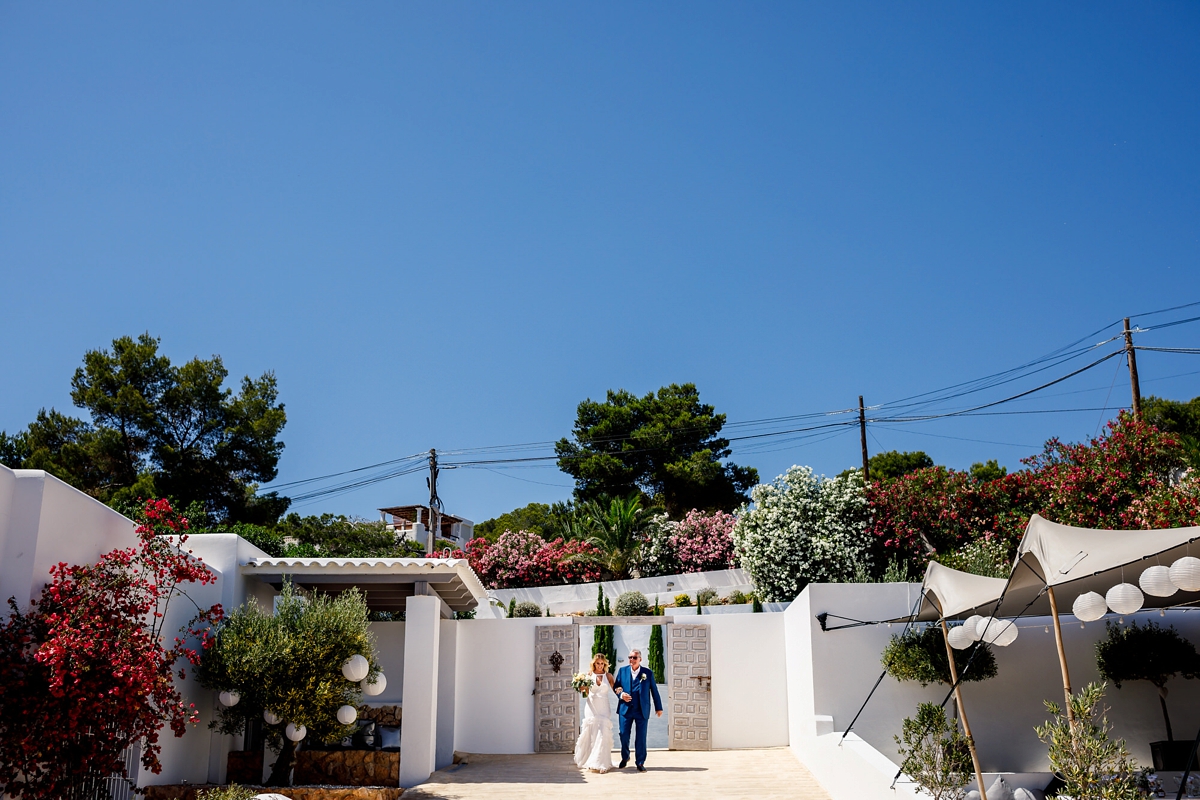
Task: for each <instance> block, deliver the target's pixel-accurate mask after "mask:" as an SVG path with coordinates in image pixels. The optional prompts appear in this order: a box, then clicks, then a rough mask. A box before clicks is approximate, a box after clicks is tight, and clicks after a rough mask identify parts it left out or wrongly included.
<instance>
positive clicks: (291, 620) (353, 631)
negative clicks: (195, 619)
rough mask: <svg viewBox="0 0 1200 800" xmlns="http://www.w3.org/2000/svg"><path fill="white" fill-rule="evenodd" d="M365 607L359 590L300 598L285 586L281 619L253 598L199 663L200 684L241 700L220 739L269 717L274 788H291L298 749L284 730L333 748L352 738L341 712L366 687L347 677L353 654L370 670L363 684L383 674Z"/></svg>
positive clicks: (224, 712) (223, 712)
mask: <svg viewBox="0 0 1200 800" xmlns="http://www.w3.org/2000/svg"><path fill="white" fill-rule="evenodd" d="M367 614H368V611H367V604H366V601H365V600H364V599H363V596H362V595H361V594H360V593H359V592H358V590H357V589H350V590H349V591H346V592H343V593H341V594H339V595H336V596H331V595H326V594H319V593H315V594H312V595H310V596H301V595H300V594H298V593H297V592H296V591H295V589H294V588H293V587H292V585H291V584H288V583H285V584H284V587H283V593H282V594H281V595H280V596H279V598H278V602H277V604H276V607H275V613H274V614H271V613H270V612H269V611H268V610H264V609H263V608H262V607H260V606H259V605H258V603H257V602H255V600H254V599H253V598H251V599H250V601H249V602H247V603H246V604H245V605H242V606H240V607H239V608H238V609H237V610H235V611H234V612H233V613H232V614H230V615H229V616H228V617H227V618H226V619H225V620H224V621H223V622H222V623H221V625H220V627H219V628H218V629H217V633H216V638H215V640H214V641H213V643H212V645H211V646H209V647H208V649H207V650H205V653H204V656H203V658H202V660H201V662H200V676H199V677H200V682H201V684H202V685H204V686H205V687H207V688H209V689H214V690H218V691H229V692H236V693H237V694H238V695H239V700H238V702H237V704H236V705H234V706H232V707H228V708H226V707H222V708H221V709H220V710H219V712H218V716H217V719H216V720H214V721H213V724H212V727H214V728H216V729H217V730H219V731H221V732H222V733H238V732H241V731H243V730H245V729H246V728H247V727H248V726H247V722H248V721H249V720H251V719H254V718H258V717H261V716H262V715H263V712H269V713H270V714H271V715H273V717H274V718H278V722H277V723H276V724H274V725H269V726H268V732H269V739H268V741H269V743H270V744H271V746H272V749H275V750H276V751H277V752H279V758H278V759H277V760H276V762H275V767H274V769H273V770H272V773H271V778H270V780H269V783H270V784H271V785H272V786H285V785H287V783H288V782H289V780H290V779H289V777H288V776H289V774H290V772H291V767H292V758H293V755H294V753H295V745H294V744H293V742H292V741H291V740H290V739H288V738H287V737H286V736H284V735H282V734H283V730H284V726H285V725H287V724H288V723H292V724H293V725H295V726H296V727H299V726H301V725H303V726H304V727H305V728H306V729H307V735H306V738H307V737H315V738H316V739H319V740H321V741H325V742H330V741H334V740H337V739H341V738H343V737H345V736H348V735H350V734H351V733H353V732H354V727H353V726H352V725H343V724H342V723H341V722H339V721H338V719H337V711H338V709H339V708H340V707H341V706H343V705H350V706H355V707H357V706H358V703H359V702H360V701H361V699H362V688H361V685H360V684H359V683H353V682H351V681H349V680H347V679H346V677H345V676H344V675H343V674H342V665H343V664H345V663H346V661H347V660H348V659H349V658H350V657H351V656H354V655H362V656H364V657H365V658H366V659H367V661H368V662H369V664H370V669H369V671H368V674H367V678H366V679H365V680H373V679H374V678H375V677H376V676H378V675H379V663H378V661H377V660H376V658H375V643H374V638H373V637H372V636H371V633H370V631H369V629H368V619H367Z"/></svg>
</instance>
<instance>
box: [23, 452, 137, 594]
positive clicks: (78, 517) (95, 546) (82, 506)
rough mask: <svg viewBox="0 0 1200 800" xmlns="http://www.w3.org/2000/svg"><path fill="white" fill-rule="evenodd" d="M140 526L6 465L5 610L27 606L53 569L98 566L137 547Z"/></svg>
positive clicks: (42, 476) (56, 483) (46, 478)
mask: <svg viewBox="0 0 1200 800" xmlns="http://www.w3.org/2000/svg"><path fill="white" fill-rule="evenodd" d="M134 528H135V526H134V524H133V523H132V522H131V521H130V520H128V519H126V518H125V517H123V516H121V515H120V514H118V513H117V512H116V511H113V510H112V509H111V508H109V507H108V506H106V505H104V504H103V503H101V502H100V501H98V500H96V499H94V498H92V497H88V496H87V495H85V494H84V493H83V492H80V491H79V490H78V489H75V488H73V487H71V486H68V485H67V484H65V483H63V482H62V481H60V480H59V479H58V478H55V477H54V476H53V475H49V474H47V473H45V472H43V471H42V470H37V469H18V470H11V469H9V468H8V467H5V466H0V605H2V607H3V610H0V613H3V614H4V615H5V616H7V608H8V598H10V597H15V598H16V600H17V603H18V604H19V605H20V606H21V607H22V608H24V607H26V606H27V605H28V604H29V601H30V600H32V599H33V598H34V597H36V596H37V595H38V594H40V593H41V590H42V587H43V586H45V585H46V584H47V583H49V581H50V567H52V566H54V565H55V564H57V563H59V562H60V561H65V562H67V563H68V564H94V563H95V562H96V561H98V560H99V558H100V556H101V555H103V554H104V553H107V552H110V551H112V550H116V549H118V548H124V547H133V546H134V545H135V544H137V534H136V533H134Z"/></svg>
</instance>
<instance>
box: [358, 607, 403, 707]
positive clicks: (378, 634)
mask: <svg viewBox="0 0 1200 800" xmlns="http://www.w3.org/2000/svg"><path fill="white" fill-rule="evenodd" d="M368 627H369V629H370V631H371V635H372V636H374V637H375V657H376V658H378V659H379V666H380V668H381V669H383V674H384V675H386V676H387V686H386V687H385V688H384V690H383V692H382V693H381V694H378V695H375V696H374V697H366V696H364V697H363V702H364V703H366V704H367V705H373V706H391V705H400V704H401V702H402V701H403V700H404V623H403V622H372V623H371V624H370V625H369V626H368Z"/></svg>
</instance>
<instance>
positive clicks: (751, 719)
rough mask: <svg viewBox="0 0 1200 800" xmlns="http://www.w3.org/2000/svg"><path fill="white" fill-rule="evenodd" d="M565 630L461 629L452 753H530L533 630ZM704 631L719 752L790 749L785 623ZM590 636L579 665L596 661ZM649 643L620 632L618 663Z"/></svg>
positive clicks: (755, 621)
mask: <svg viewBox="0 0 1200 800" xmlns="http://www.w3.org/2000/svg"><path fill="white" fill-rule="evenodd" d="M686 621H688V622H690V621H691V620H686ZM563 624H568V625H569V624H571V621H570V618H564V617H542V618H531V619H501V620H479V619H477V620H461V621H459V622H458V654H457V656H458V658H457V661H458V667H457V670H456V674H457V694H456V704H457V708H456V715H455V749H457V750H461V751H464V752H469V753H532V752H533V745H534V719H533V715H534V708H533V675H534V652H533V650H534V629H535V628H536V627H537V626H538V625H563ZM704 624H707V625H709V626H710V630H711V632H712V642H713V644H712V647H713V652H712V668H713V675H712V681H713V744H714V746H715V747H718V748H745V747H781V746H785V745H787V743H788V705H787V680H786V658H785V646H784V635H783V631H784V619H783V615H782V614H754V615H749V616H747V615H740V614H739V615H730V616H724V617H721V616H714V617H712V618H705V619H704ZM592 631H593V628H591V627H585V626H581V628H580V635H581V637H580V651H581V654H580V655H581V658H586V657H587V656H588V655H590V653H591V634H592ZM649 635H650V628H649V626H618V627H617V635H616V637H615V639H616V643H617V645H618V650H617V653H618V656H620V657H624V655H625V654H626V653H628V648H629V647H630V646H638V647H640V648H641V649H642V651H643V653H645V652H646V649H647V648H646V643H647V642H648V639H649ZM621 664H622V665H623V664H624V662H621ZM497 686H499V687H506V688H503V689H501V690H497V689H496V687H497ZM665 700H666V698H664V702H665Z"/></svg>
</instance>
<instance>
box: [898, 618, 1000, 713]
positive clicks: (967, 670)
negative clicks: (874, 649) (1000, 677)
mask: <svg viewBox="0 0 1200 800" xmlns="http://www.w3.org/2000/svg"><path fill="white" fill-rule="evenodd" d="M976 651H978V652H976ZM955 664H956V666H957V667H958V670H959V673H960V677H961V678H962V681H963V682H964V683H967V682H971V681H986V680H990V679H992V678H994V677H996V656H995V655H993V654H992V648H991V647H990V646H988V645H986V644H984V643H983V642H976V643H975V644H973V645H971V646H970V647H968V648H967V649H966V650H962V651H961V656H959V657H958V658H956V659H955ZM883 668H884V669H885V670H887V673H888V674H889V675H891V676H892V677H893V678H895V679H896V680H898V681H916V682H917V683H919V684H921V685H922V686H928V685H929V684H931V683H943V684H945V685H946V686H947V687H949V686H953V685H954V682H953V681H952V680H951V679H950V659H949V657H948V656H947V655H946V644H945V641H944V640H943V638H942V629H941V628H939V627H937V626H934V625H930V626H929V627H928V628H926V629H925V630H924V631H920V630H917V629H916V628H909V629H908V630H907V631H905V632H904V633H902V634H901V635H899V636H893V637H892V640H891V641H890V642H888V646H887V648H886V649H884V651H883ZM955 716H957V709H955Z"/></svg>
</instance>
